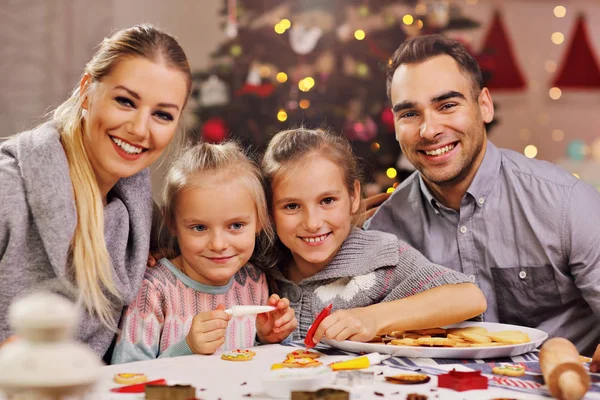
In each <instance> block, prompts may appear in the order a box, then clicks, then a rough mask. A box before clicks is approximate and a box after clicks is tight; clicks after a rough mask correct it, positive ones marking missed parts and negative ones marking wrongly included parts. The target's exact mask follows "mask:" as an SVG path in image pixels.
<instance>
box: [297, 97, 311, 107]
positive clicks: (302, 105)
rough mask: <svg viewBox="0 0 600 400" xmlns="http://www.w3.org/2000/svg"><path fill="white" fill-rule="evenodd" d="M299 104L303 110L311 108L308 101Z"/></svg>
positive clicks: (303, 100)
mask: <svg viewBox="0 0 600 400" xmlns="http://www.w3.org/2000/svg"><path fill="white" fill-rule="evenodd" d="M298 104H300V108H301V109H303V110H306V109H307V108H308V107H310V101H309V100H306V99H302V100H300V103H298Z"/></svg>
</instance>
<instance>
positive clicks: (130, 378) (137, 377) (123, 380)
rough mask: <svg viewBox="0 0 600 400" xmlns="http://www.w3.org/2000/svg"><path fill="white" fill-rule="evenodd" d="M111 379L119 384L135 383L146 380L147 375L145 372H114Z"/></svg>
mask: <svg viewBox="0 0 600 400" xmlns="http://www.w3.org/2000/svg"><path fill="white" fill-rule="evenodd" d="M113 380H114V381H115V382H116V383H118V384H120V385H135V384H138V383H144V382H148V377H147V376H146V375H145V374H135V373H133V374H132V373H123V374H115V376H114V377H113Z"/></svg>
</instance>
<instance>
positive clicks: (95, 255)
mask: <svg viewBox="0 0 600 400" xmlns="http://www.w3.org/2000/svg"><path fill="white" fill-rule="evenodd" d="M134 57H142V58H145V59H148V60H151V61H153V62H156V63H164V64H166V65H167V66H169V67H171V68H174V69H176V70H178V71H181V72H182V73H183V74H184V76H185V79H186V83H187V93H186V97H185V100H186V101H187V98H188V97H189V94H190V90H191V87H192V76H191V72H190V67H189V63H188V60H187V57H186V55H185V53H184V51H183V49H182V48H181V46H180V45H179V44H178V43H177V41H176V40H175V38H173V37H172V36H170V35H168V34H166V33H164V32H163V31H161V30H159V29H157V28H155V27H153V26H151V25H136V26H134V27H132V28H129V29H124V30H121V31H117V32H116V33H114V34H113V35H112V36H110V37H107V38H105V39H104V40H103V41H102V43H101V44H100V46H99V49H98V50H97V51H96V53H95V54H94V56H93V57H92V59H91V60H90V62H88V63H87V65H86V67H85V70H84V74H89V76H90V77H91V82H90V83H91V85H88V89H87V92H88V93H89V92H91V91H92V90H94V87H95V85H96V83H97V82H100V81H101V80H102V79H103V78H105V77H106V76H108V75H110V74H111V72H112V71H113V69H114V68H115V67H116V66H117V64H118V63H119V62H121V61H123V60H125V59H127V58H134ZM149 84H151V83H150V82H149ZM83 94H85V93H80V88H79V86H77V87H76V88H75V90H73V92H72V93H71V96H70V97H69V98H68V99H67V100H66V101H65V102H64V103H62V104H61V105H60V106H59V107H57V108H56V110H55V111H54V113H53V114H52V120H53V121H54V122H55V123H56V126H57V129H58V131H59V132H60V140H61V143H62V145H63V147H64V149H65V153H66V156H67V160H68V164H69V173H70V177H71V182H72V185H73V193H74V198H75V206H76V210H77V226H76V227H75V233H74V235H73V240H72V242H71V247H70V251H71V259H72V265H73V269H74V271H73V273H74V277H75V282H76V285H77V288H78V291H79V296H80V301H81V302H82V303H83V305H84V307H85V308H86V309H87V310H88V311H89V312H90V313H94V314H96V315H97V316H98V318H99V319H100V320H101V321H102V323H103V324H105V325H106V326H109V327H112V328H114V327H116V322H117V321H115V320H114V317H113V310H114V308H115V306H114V305H113V304H112V302H111V300H110V299H109V297H110V296H112V297H113V298H116V299H118V298H119V297H120V296H119V293H118V291H117V289H116V287H115V284H114V280H113V275H112V264H111V260H110V256H109V254H108V250H107V248H106V242H105V240H104V206H103V203H102V195H101V193H100V189H99V187H98V183H97V181H96V176H95V174H94V170H93V169H92V165H91V164H90V160H89V157H88V155H87V153H86V150H85V147H84V144H83V130H84V128H83V126H84V125H83V120H82V103H83V97H84V96H83Z"/></svg>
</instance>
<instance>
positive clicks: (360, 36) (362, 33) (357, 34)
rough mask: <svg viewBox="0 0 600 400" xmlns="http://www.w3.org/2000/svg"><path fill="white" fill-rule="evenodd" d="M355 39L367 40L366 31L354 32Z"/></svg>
mask: <svg viewBox="0 0 600 400" xmlns="http://www.w3.org/2000/svg"><path fill="white" fill-rule="evenodd" d="M354 37H355V38H356V40H363V39H364V38H365V31H363V30H362V29H357V30H356V31H355V32H354Z"/></svg>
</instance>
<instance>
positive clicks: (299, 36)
mask: <svg viewBox="0 0 600 400" xmlns="http://www.w3.org/2000/svg"><path fill="white" fill-rule="evenodd" d="M322 35H323V30H322V29H321V28H319V27H318V26H313V27H312V28H307V27H305V26H303V25H301V24H298V23H295V24H294V25H292V27H291V28H290V35H289V36H290V46H291V47H292V50H294V52H295V53H296V54H308V53H310V52H311V51H313V50H314V49H315V47H317V43H318V42H319V39H320V38H321V36H322Z"/></svg>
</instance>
